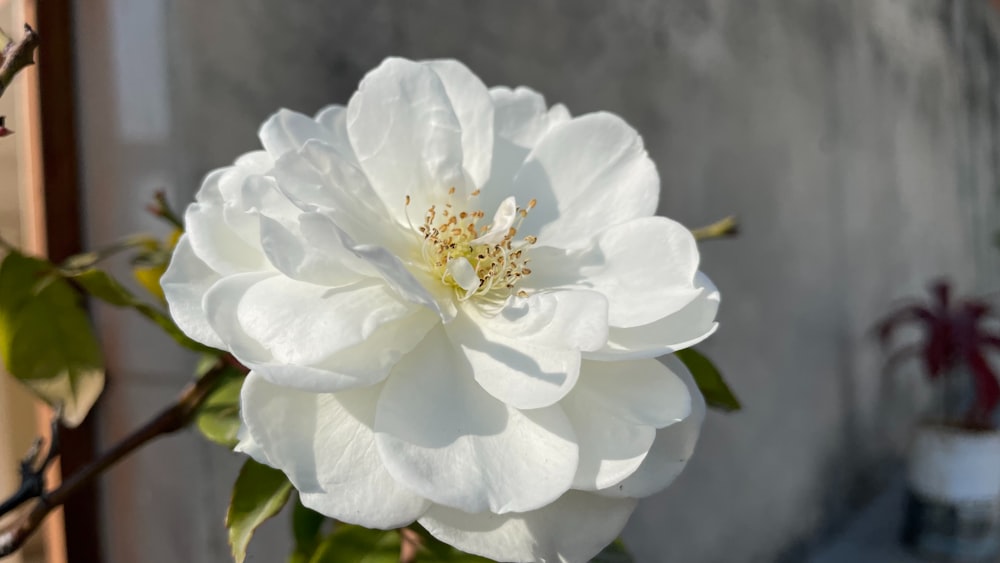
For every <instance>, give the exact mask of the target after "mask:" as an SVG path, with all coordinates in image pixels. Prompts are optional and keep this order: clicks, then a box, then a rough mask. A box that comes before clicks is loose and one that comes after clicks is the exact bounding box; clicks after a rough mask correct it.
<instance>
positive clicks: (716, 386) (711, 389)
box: [676, 348, 741, 412]
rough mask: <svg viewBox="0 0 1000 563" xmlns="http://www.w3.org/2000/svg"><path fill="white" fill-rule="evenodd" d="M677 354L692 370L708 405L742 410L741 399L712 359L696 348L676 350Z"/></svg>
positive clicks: (723, 408) (730, 410)
mask: <svg viewBox="0 0 1000 563" xmlns="http://www.w3.org/2000/svg"><path fill="white" fill-rule="evenodd" d="M676 355H677V358H678V359H679V360H680V361H682V362H684V365H685V366H687V368H688V370H690V371H691V375H692V376H694V381H695V383H697V384H698V389H700V390H701V394H702V395H704V396H705V403H706V404H708V406H710V407H713V408H716V409H719V410H723V411H726V412H732V411H738V410H740V408H741V406H740V401H739V399H737V398H736V395H735V394H734V393H733V392H732V391H731V390H730V389H729V385H727V384H726V381H725V380H724V379H723V378H722V373H721V372H719V368H717V367H715V364H713V363H712V360H709V359H708V358H707V357H705V356H704V355H703V354H701V353H700V352H698V351H697V350H695V349H694V348H688V349H686V350H680V351H679V352H676Z"/></svg>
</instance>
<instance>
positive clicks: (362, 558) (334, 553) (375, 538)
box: [309, 524, 423, 563]
mask: <svg viewBox="0 0 1000 563" xmlns="http://www.w3.org/2000/svg"><path fill="white" fill-rule="evenodd" d="M401 544H402V541H401V539H400V536H399V532H398V531H396V530H389V531H386V530H369V529H368V528H362V527H361V526H353V525H350V524H338V525H337V527H336V528H335V529H334V530H333V533H332V534H330V535H328V536H327V537H326V538H325V539H324V540H323V541H322V542H321V543H320V544H319V547H318V548H317V549H316V552H315V553H314V554H313V556H312V559H310V560H309V563H398V562H399V550H400V547H401ZM418 561H423V560H422V559H418Z"/></svg>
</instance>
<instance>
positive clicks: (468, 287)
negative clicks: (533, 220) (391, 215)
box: [406, 188, 537, 301]
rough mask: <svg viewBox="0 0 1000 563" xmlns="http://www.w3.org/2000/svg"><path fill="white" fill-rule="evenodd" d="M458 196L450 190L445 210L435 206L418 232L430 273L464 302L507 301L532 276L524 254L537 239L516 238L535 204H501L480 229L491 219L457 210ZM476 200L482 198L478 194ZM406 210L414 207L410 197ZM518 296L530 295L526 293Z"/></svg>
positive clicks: (472, 212)
mask: <svg viewBox="0 0 1000 563" xmlns="http://www.w3.org/2000/svg"><path fill="white" fill-rule="evenodd" d="M454 194H455V188H451V189H450V190H448V201H447V202H446V203H445V204H444V206H443V207H442V208H438V207H437V206H436V205H432V206H430V208H429V209H428V210H427V212H426V213H425V214H424V222H423V224H422V225H420V226H419V227H416V230H417V231H418V232H419V233H420V235H421V236H422V237H423V241H422V244H421V254H422V256H423V258H424V260H425V262H426V264H427V268H428V270H429V271H430V272H431V274H432V275H434V277H436V278H437V279H440V280H441V283H443V284H445V285H449V286H451V287H454V288H455V291H456V293H457V294H458V298H459V300H461V301H465V300H467V299H469V298H471V297H473V296H489V297H494V296H495V297H498V298H506V297H507V296H508V295H510V294H511V293H513V292H514V290H515V289H514V288H515V286H516V285H517V283H518V282H519V281H520V280H521V279H522V278H524V277H526V276H528V275H530V274H531V269H529V268H528V257H527V256H526V255H525V252H524V251H525V249H526V248H527V247H529V246H531V245H533V244H535V242H536V241H537V239H536V238H535V237H533V236H526V237H523V238H521V239H519V240H518V239H515V237H516V236H517V229H518V227H520V225H521V222H522V221H524V218H525V217H527V216H528V211H530V210H531V209H532V208H533V207H534V206H535V200H534V199H533V200H531V201H529V202H528V205H527V206H526V207H524V208H520V207H517V204H516V203H515V201H514V198H513V197H509V198H507V199H505V200H504V201H503V202H501V203H500V206H499V207H498V208H497V211H496V214H495V215H494V216H493V221H492V222H491V223H489V224H484V225H479V222H480V220H481V219H483V218H484V217H485V215H486V214H485V213H483V212H482V211H481V210H477V211H471V212H467V211H459V210H456V209H455V207H454V205H453V203H452V196H453V195H454ZM471 195H472V196H473V197H474V196H478V195H479V190H476V191H474V192H472V194H471ZM406 205H407V206H409V205H410V198H409V196H407V198H406ZM411 226H412V224H411ZM518 294H519V295H522V296H524V295H527V294H526V293H525V292H524V291H523V290H522V291H520V292H518Z"/></svg>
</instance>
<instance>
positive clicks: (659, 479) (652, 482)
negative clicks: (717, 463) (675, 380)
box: [600, 356, 705, 498]
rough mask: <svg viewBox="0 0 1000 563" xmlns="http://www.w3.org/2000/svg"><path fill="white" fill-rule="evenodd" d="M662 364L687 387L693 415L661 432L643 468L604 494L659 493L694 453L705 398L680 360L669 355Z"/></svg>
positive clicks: (602, 491)
mask: <svg viewBox="0 0 1000 563" xmlns="http://www.w3.org/2000/svg"><path fill="white" fill-rule="evenodd" d="M661 361H662V362H663V363H664V365H666V366H667V367H668V368H669V369H670V371H672V372H673V373H675V374H677V376H679V377H680V378H681V379H682V380H683V381H684V384H685V385H687V388H688V392H689V394H690V397H691V414H690V415H688V417H687V418H685V419H684V420H682V421H680V422H678V423H676V424H671V425H670V426H667V427H665V428H661V429H660V430H658V431H657V432H656V440H655V441H654V442H653V446H652V448H650V450H649V454H647V455H646V459H645V460H643V462H642V465H640V466H639V469H637V470H636V472H635V473H633V474H632V475H630V476H629V477H628V478H627V479H625V480H624V481H622V482H621V483H618V484H617V485H614V486H612V487H609V488H607V489H604V490H601V491H600V493H601V494H602V495H608V496H615V497H621V496H626V497H636V498H639V497H645V496H649V495H651V494H653V493H657V492H659V491H661V490H663V489H664V488H666V487H667V485H669V484H670V483H672V482H673V480H674V479H676V478H677V476H678V475H680V474H681V471H682V470H683V469H684V467H685V466H686V465H687V462H688V460H689V459H690V458H691V455H692V454H693V453H694V447H695V444H696V443H697V442H698V434H699V433H700V432H701V423H702V422H703V421H704V420H705V399H704V398H703V397H702V395H701V392H700V391H698V386H697V385H696V384H695V382H694V378H692V377H691V372H689V371H688V369H687V368H686V367H684V364H683V363H682V362H681V361H680V360H678V359H677V358H675V357H673V356H667V357H665V358H661Z"/></svg>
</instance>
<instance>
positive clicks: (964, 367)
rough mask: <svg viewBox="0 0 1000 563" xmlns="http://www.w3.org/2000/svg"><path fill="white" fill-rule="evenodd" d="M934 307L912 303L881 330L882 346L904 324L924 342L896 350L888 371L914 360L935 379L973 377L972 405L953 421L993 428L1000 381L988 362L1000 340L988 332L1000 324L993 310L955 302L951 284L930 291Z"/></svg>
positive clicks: (981, 304)
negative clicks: (914, 327) (989, 353)
mask: <svg viewBox="0 0 1000 563" xmlns="http://www.w3.org/2000/svg"><path fill="white" fill-rule="evenodd" d="M930 293H931V297H932V299H931V301H930V302H929V303H926V304H924V303H912V304H909V305H905V306H903V307H900V308H899V309H897V310H896V311H894V312H892V313H890V314H889V315H888V316H887V317H886V318H885V319H883V320H882V321H881V322H880V323H879V324H878V326H877V330H878V336H879V340H880V341H881V343H882V346H883V347H887V346H888V345H889V344H890V340H891V338H892V335H893V333H895V331H896V330H897V329H898V328H900V327H901V326H904V325H914V324H915V325H917V326H918V327H919V328H920V329H921V331H922V338H921V339H920V340H919V341H917V342H915V343H912V344H908V345H905V346H903V347H901V348H899V349H897V350H896V351H894V352H893V353H892V354H891V355H890V356H889V358H888V360H887V362H886V368H887V369H890V370H891V369H893V368H895V367H896V366H897V365H898V364H899V363H900V362H902V361H903V360H906V359H909V358H912V357H914V356H916V357H919V358H920V359H922V360H923V364H924V369H925V370H926V372H927V375H928V377H929V378H930V379H931V380H937V379H940V378H947V377H965V376H969V377H971V378H972V381H971V383H972V387H971V389H972V395H973V397H972V402H971V405H970V406H969V408H968V410H967V412H966V413H965V414H964V415H962V416H961V420H957V421H952V422H958V423H960V424H963V425H966V426H969V427H973V428H991V427H993V423H992V417H993V413H994V411H995V410H996V408H997V404H998V403H1000V382H998V380H997V374H996V372H994V371H993V368H992V367H991V366H990V364H989V362H988V361H987V359H986V352H987V351H989V350H993V351H1000V336H997V335H996V334H995V333H993V332H991V331H990V330H989V328H988V327H987V323H988V322H989V321H998V320H1000V317H998V316H997V315H996V312H995V311H994V310H993V307H992V306H991V305H990V304H989V303H986V302H985V301H981V300H978V299H959V300H953V299H952V292H951V286H950V285H949V284H948V282H947V281H937V282H935V283H933V284H931V286H930Z"/></svg>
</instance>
